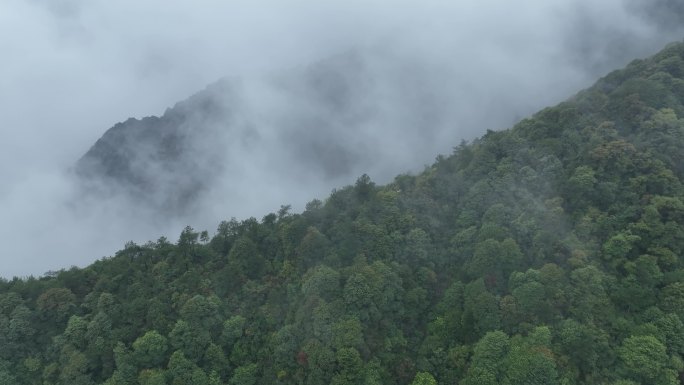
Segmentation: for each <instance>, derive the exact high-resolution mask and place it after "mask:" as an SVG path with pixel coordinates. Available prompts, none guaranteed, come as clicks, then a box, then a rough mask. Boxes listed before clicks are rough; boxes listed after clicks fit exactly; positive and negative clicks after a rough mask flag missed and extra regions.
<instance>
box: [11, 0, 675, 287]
mask: <svg viewBox="0 0 684 385" xmlns="http://www.w3.org/2000/svg"><path fill="white" fill-rule="evenodd" d="M683 19H684V10H683V9H682V6H681V5H680V3H679V2H676V1H671V0H659V1H655V2H654V1H646V0H606V1H602V2H600V3H597V2H595V1H589V0H574V1H571V0H562V1H556V2H545V1H541V0H524V1H522V2H515V3H511V2H508V1H504V0H484V1H482V0H478V1H475V0H472V1H470V0H469V1H461V2H449V1H439V0H428V1H407V0H405V1H392V2H390V1H386V0H374V1H364V2H362V1H359V0H350V1H344V2H341V1H340V2H315V1H305V0H299V1H297V0H287V1H271V2H260V3H259V4H257V3H255V2H248V1H243V0H238V1H231V2H222V1H218V0H203V1H200V2H190V1H178V2H171V3H169V2H162V1H147V2H137V1H133V0H123V1H117V2H111V1H105V0H95V1H85V0H60V1H55V0H5V1H3V2H2V3H0V50H1V51H2V52H3V66H2V67H1V68H2V69H1V70H2V71H3V73H2V76H0V105H2V106H3V108H2V114H0V118H1V119H2V125H0V127H2V128H1V130H2V131H1V132H2V137H3V141H2V145H0V162H1V164H2V166H1V167H0V177H1V178H2V180H3V183H2V184H0V212H2V219H3V220H2V222H1V224H0V240H2V242H3V245H4V249H3V252H2V253H0V266H2V269H0V276H6V277H10V276H13V275H27V274H34V275H40V274H42V273H44V272H45V271H47V270H53V269H59V268H65V267H66V268H68V267H69V266H71V265H78V266H84V265H86V264H88V263H90V262H92V261H94V260H95V259H97V258H100V257H102V256H108V255H112V254H113V253H114V252H115V251H116V250H118V249H119V248H121V247H122V246H123V244H124V243H125V242H126V241H128V240H134V241H136V242H145V241H147V240H154V239H156V238H158V237H159V236H162V235H165V236H168V237H169V238H170V239H175V238H176V236H177V235H178V234H179V232H180V229H182V227H183V226H185V225H186V224H191V225H193V226H195V227H196V228H199V229H204V228H206V229H209V230H210V231H211V230H213V229H214V228H215V226H216V225H217V224H218V221H220V220H221V219H228V218H230V217H232V216H234V217H237V218H246V217H249V216H255V217H257V218H260V217H262V216H263V215H265V214H267V213H268V212H270V211H275V210H277V209H278V207H279V206H280V205H281V204H292V205H293V207H294V208H295V209H302V208H303V206H304V204H305V203H306V202H307V201H310V200H311V199H313V198H324V197H325V196H326V195H327V194H328V193H329V191H330V190H331V189H333V188H335V187H340V186H341V185H345V184H349V183H353V181H354V180H355V179H356V177H357V176H358V175H360V174H361V173H368V174H369V175H371V177H372V178H373V179H376V180H378V181H379V182H386V181H389V180H391V178H392V176H393V175H395V174H398V173H401V172H416V171H420V170H421V169H422V167H423V166H424V165H425V164H429V163H431V161H432V160H433V159H434V157H435V156H436V155H437V154H439V153H449V152H450V151H451V147H453V146H455V145H457V144H458V143H459V142H460V141H461V140H462V139H472V138H474V137H477V136H479V135H481V134H482V133H484V131H485V130H486V129H504V128H507V127H509V126H511V125H512V124H513V123H515V122H516V121H517V120H519V119H521V118H523V117H524V116H526V115H528V114H530V113H533V112H534V111H536V110H538V109H540V108H542V107H544V106H547V105H552V104H555V103H557V102H559V101H561V100H563V99H565V98H567V97H569V96H571V95H572V94H573V93H575V92H577V91H578V90H579V89H581V88H584V87H587V86H589V85H591V83H592V82H593V81H594V80H596V79H597V78H598V77H600V76H602V75H604V74H605V73H607V72H608V71H610V70H612V69H615V68H618V67H621V66H624V65H625V64H627V63H628V62H629V61H630V60H632V59H634V58H637V57H643V56H646V55H650V54H652V53H654V52H656V51H657V50H658V49H660V48H662V47H663V46H664V45H665V44H666V43H668V42H670V41H674V40H681V39H682V36H683V32H684V30H683V29H682V26H683V25H684V23H682V21H684V20H683ZM349 58H351V59H349ZM345 60H351V62H348V61H347V62H346V61H345ZM354 60H357V61H358V62H354ZM340 63H341V64H340ZM335 65H338V66H342V67H343V68H337V69H335ZM331 67H332V68H333V69H332V70H330V68H331ZM321 68H322V70H320V71H322V73H320V74H319V78H318V80H316V71H317V70H319V69H321ZM326 71H328V72H326ZM333 75H334V76H333ZM223 77H226V78H227V79H228V81H231V82H235V83H236V84H239V86H236V87H238V88H236V89H239V90H240V91H239V92H240V93H239V96H240V98H239V100H240V101H241V103H243V105H242V106H241V109H240V110H239V116H238V118H240V119H242V122H243V123H244V127H246V128H245V130H243V131H244V132H242V131H241V132H242V134H241V135H239V136H237V137H236V136H234V135H226V136H225V137H215V136H212V135H207V136H206V137H204V138H200V139H201V140H197V141H195V142H193V146H195V147H194V149H195V150H196V151H198V153H202V152H206V151H205V150H206V148H205V147H203V146H210V147H211V146H215V145H217V143H218V144H220V145H221V146H227V147H225V148H226V150H227V155H226V157H225V159H224V160H226V159H227V160H229V162H224V163H225V164H220V165H216V167H217V169H218V171H217V173H216V174H215V175H214V176H212V183H211V188H209V189H208V190H207V191H206V193H204V194H203V195H201V197H198V199H199V200H200V201H199V202H197V204H196V206H195V209H194V210H192V211H191V212H189V213H187V214H186V215H180V216H175V217H173V218H172V219H169V218H162V217H160V216H159V215H158V211H157V210H155V209H154V207H150V209H149V210H146V209H145V206H146V205H144V204H143V205H141V204H140V202H131V199H130V197H128V196H126V195H121V194H110V195H108V197H107V198H99V199H92V198H89V197H88V196H84V195H82V194H81V192H80V190H78V187H77V186H76V185H75V184H74V183H73V179H72V176H71V174H70V172H69V169H70V168H72V167H73V166H74V164H75V163H76V161H77V160H78V159H79V158H80V157H81V156H82V155H83V154H84V153H85V152H86V151H87V150H88V148H90V146H91V145H92V144H93V143H94V142H95V141H96V140H97V139H98V138H99V137H100V136H101V135H102V134H103V133H104V132H105V130H107V129H108V128H109V127H111V126H113V125H114V124H115V123H116V122H121V121H125V120H127V119H128V118H129V117H135V118H142V117H145V116H150V115H158V116H159V115H162V114H163V113H164V111H165V110H166V108H167V107H170V106H173V105H174V104H175V103H176V102H178V101H179V100H183V99H185V98H187V97H188V96H189V95H191V94H193V93H195V92H197V91H198V90H200V89H202V88H204V87H205V86H206V85H207V84H209V83H212V82H215V81H216V80H217V79H219V78H223ZM312 79H313V80H312ZM312 81H313V82H316V81H318V82H320V83H316V84H314V85H312V84H308V83H307V82H312ZM326 82H328V83H326ZM321 90H327V92H324V93H323V94H321V93H320V92H321ZM345 108H346V109H347V110H345ZM364 114H366V115H364ZM288 119H290V120H289V121H288ZM217 124H219V125H220V123H217ZM249 127H251V128H252V130H250V129H248V128H249ZM321 127H323V128H324V129H321ZM348 127H352V128H353V130H351V131H345V128H348ZM212 132H221V131H218V130H214V131H212ZM231 132H232V131H231ZM250 132H251V134H250ZM217 135H218V134H217ZM204 139H206V141H204ZM222 162H223V161H222ZM210 167H212V164H207V163H202V162H200V163H199V164H198V165H197V168H196V169H197V170H205V169H206V168H210ZM152 171H154V170H152ZM191 172H192V171H186V173H191ZM201 172H205V171H201ZM200 179H201V178H200ZM173 182H174V181H173V180H171V181H169V183H173Z"/></svg>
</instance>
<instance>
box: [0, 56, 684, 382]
mask: <svg viewBox="0 0 684 385" xmlns="http://www.w3.org/2000/svg"><path fill="white" fill-rule="evenodd" d="M683 148H684V44H681V43H677V44H672V45H670V46H668V47H666V48H665V49H664V50H663V51H661V52H660V53H658V54H657V55H655V56H654V57H652V58H649V59H646V60H636V61H634V62H632V63H631V64H630V65H629V66H628V67H627V68H625V69H623V70H619V71H615V72H613V73H611V74H609V75H608V76H606V77H604V78H603V79H601V80H599V81H598V83H596V85H594V86H593V87H591V88H590V89H587V90H585V91H582V92H580V93H579V94H577V95H576V96H575V97H573V98H571V99H570V100H568V101H566V102H564V103H561V104H560V105H558V106H555V107H552V108H548V109H545V110H543V111H541V112H539V113H537V114H536V115H534V116H532V117H530V118H529V119H525V120H523V121H521V122H520V123H519V124H517V125H516V126H515V127H513V128H512V129H510V130H506V131H501V132H493V131H490V132H488V133H487V134H486V135H484V136H483V137H482V138H480V139H477V140H475V141H473V142H472V143H462V144H461V145H459V146H457V147H456V148H455V149H454V152H453V154H451V155H450V156H440V157H438V158H437V160H436V162H435V163H434V164H433V165H431V166H430V167H428V168H426V169H425V171H424V172H422V173H420V174H419V175H400V176H398V177H396V179H395V180H394V182H392V183H390V184H388V185H385V186H378V185H376V184H374V183H373V182H372V181H371V180H370V178H368V177H367V176H365V175H364V176H362V177H360V178H359V179H358V180H357V181H356V183H355V184H354V185H351V186H347V187H344V188H341V189H339V190H336V191H334V192H333V193H332V194H331V195H330V196H329V197H327V198H326V199H325V201H318V200H314V201H312V202H310V203H309V204H308V205H307V208H306V210H305V211H304V212H302V213H292V212H290V211H291V210H289V208H288V207H287V206H283V207H281V208H280V210H278V211H277V212H276V213H271V214H268V215H266V216H265V217H263V218H262V219H261V220H257V219H255V218H250V219H247V220H242V221H237V220H234V219H233V220H230V221H225V222H223V223H221V224H220V225H219V226H218V229H217V230H216V232H215V234H213V236H210V234H209V233H207V232H206V231H195V230H194V229H192V228H191V227H187V228H186V229H185V230H184V231H183V232H182V233H181V234H180V237H179V238H178V240H177V241H170V240H168V239H166V238H161V239H159V240H157V241H156V242H149V243H147V244H145V245H137V244H133V243H129V244H127V245H126V246H125V248H124V249H122V250H120V251H119V252H117V253H116V255H115V256H113V257H111V258H105V259H102V260H100V261H97V262H95V263H93V264H92V265H90V266H88V267H86V268H83V269H79V268H72V269H69V270H63V271H59V272H55V273H50V274H46V275H45V276H43V277H41V278H28V279H18V278H15V279H12V280H2V281H0V384H46V385H47V384H55V385H57V384H70V385H82V384H108V385H114V384H140V385H152V384H156V385H158V384H174V385H179V384H184V385H191V384H230V385H253V384H312V385H313V384H336V385H342V384H402V385H403V384H421V385H422V384H457V383H458V384H467V385H471V384H472V385H474V384H479V385H486V384H510V385H518V384H520V385H523V384H525V385H530V384H559V385H560V384H611V385H618V384H619V385H628V384H630V385H634V384H644V385H645V384H663V385H664V384H668V385H669V384H672V385H674V384H678V383H681V382H680V381H681V378H683V377H684V360H683V358H682V357H683V356H684V322H683V321H684V260H683V256H684V255H683V253H684V187H683V186H682V181H683V180H684V159H683V158H684V151H682V149H683ZM46 252H49V251H46Z"/></svg>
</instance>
